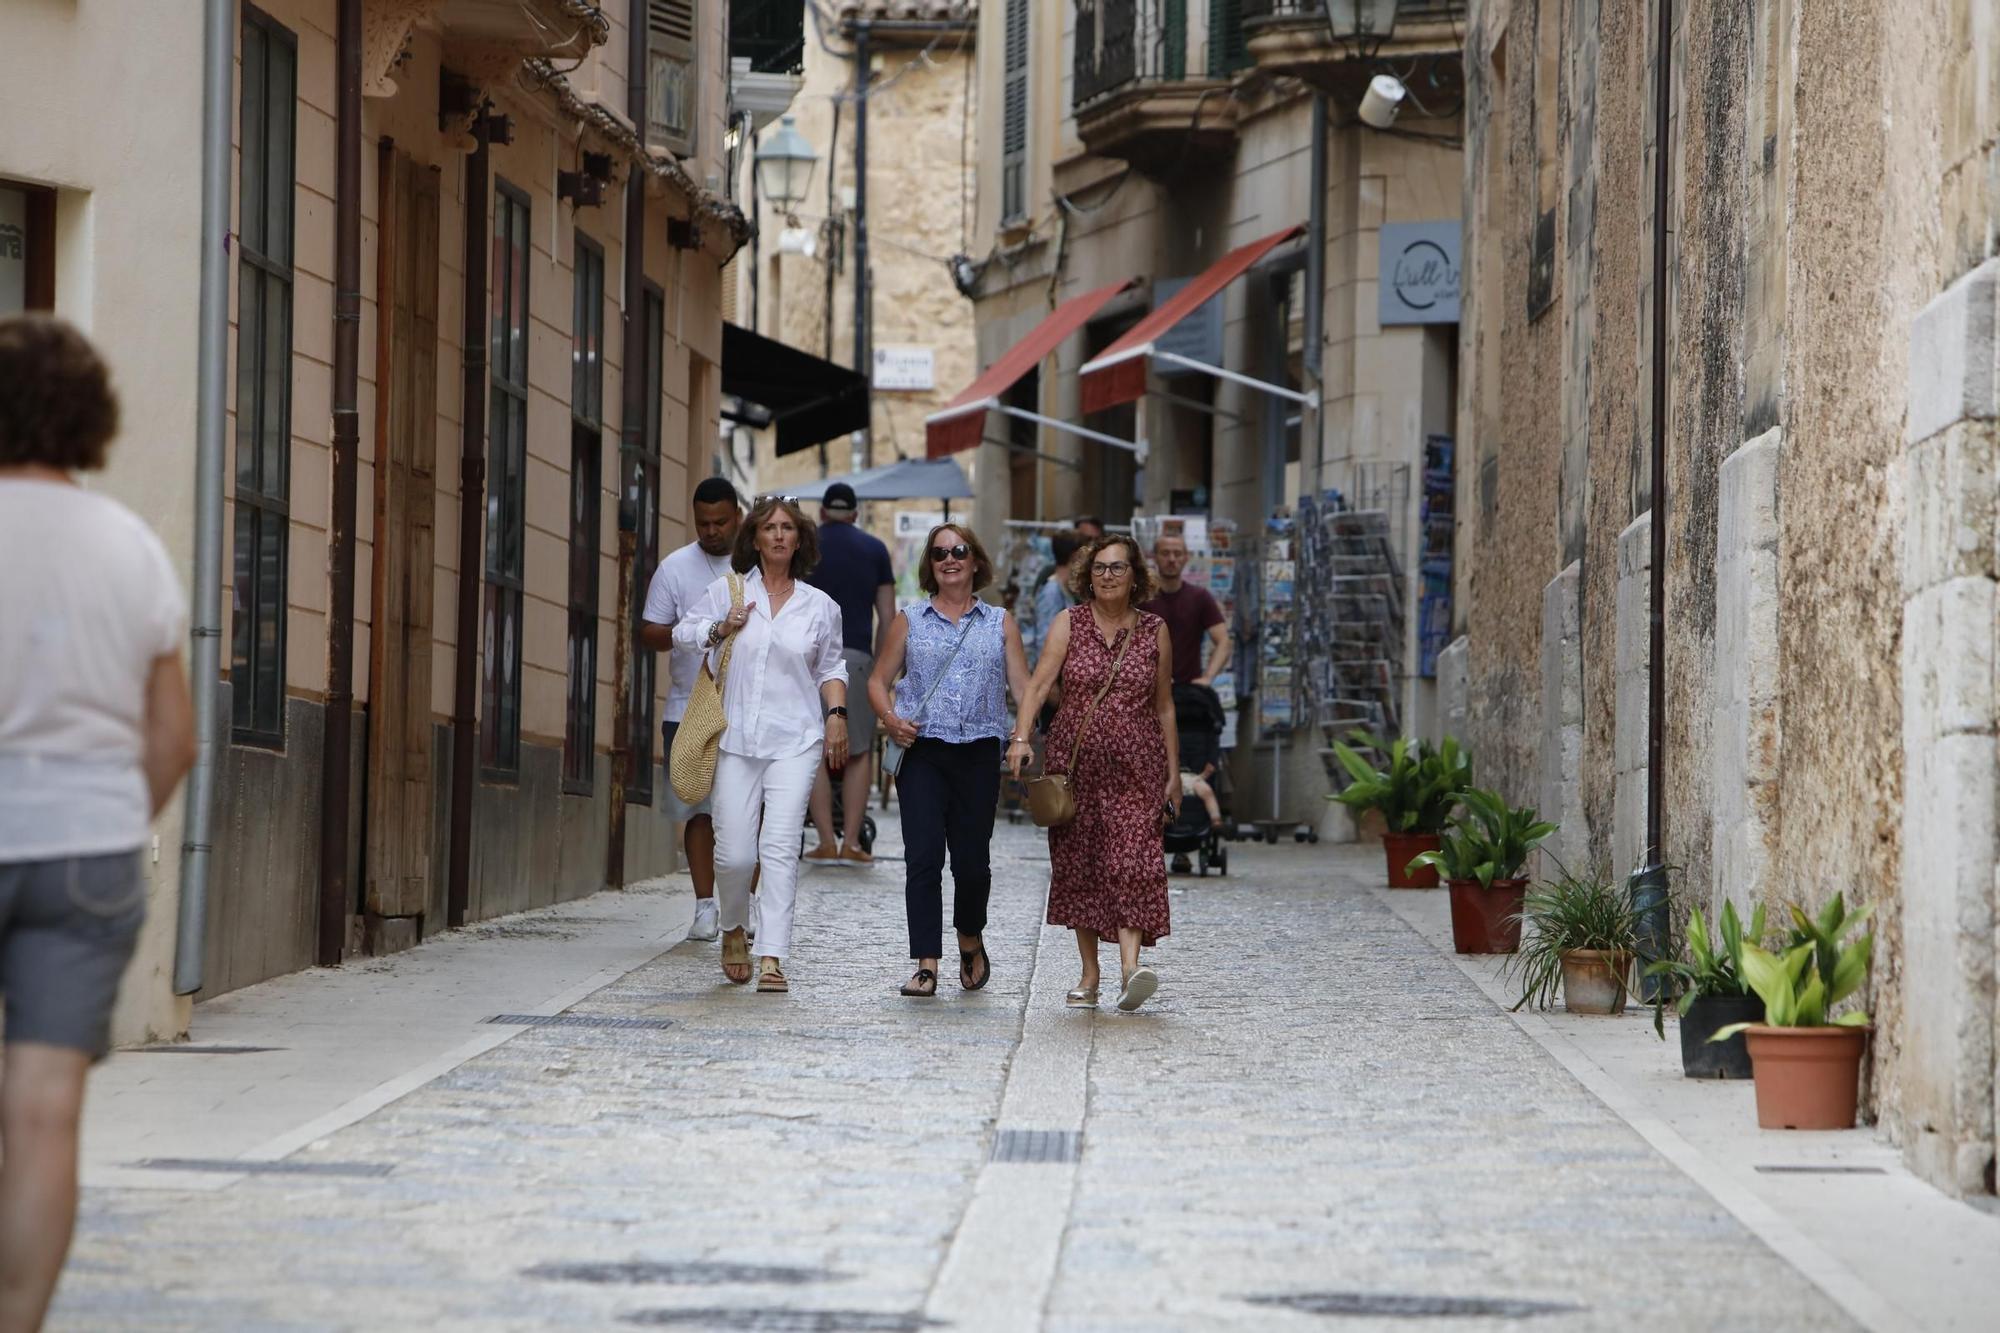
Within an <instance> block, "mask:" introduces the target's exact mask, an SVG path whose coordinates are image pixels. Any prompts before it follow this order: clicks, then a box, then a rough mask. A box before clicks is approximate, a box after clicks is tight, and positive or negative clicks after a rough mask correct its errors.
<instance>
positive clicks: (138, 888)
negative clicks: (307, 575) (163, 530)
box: [0, 315, 194, 1328]
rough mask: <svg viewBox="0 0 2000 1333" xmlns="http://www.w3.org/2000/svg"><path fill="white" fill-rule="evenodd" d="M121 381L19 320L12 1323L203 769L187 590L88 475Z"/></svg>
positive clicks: (9, 600)
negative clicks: (149, 864)
mask: <svg viewBox="0 0 2000 1333" xmlns="http://www.w3.org/2000/svg"><path fill="white" fill-rule="evenodd" d="M117 429H118V400H117V398H116V397H115V396H113V394H112V391H111V381H110V374H109V372H107V371H106V369H105V366H104V363H103V362H102V361H101V360H99V359H98V356H97V353H96V352H95V351H93V350H92V349H91V346H90V344H89V342H87V341H86V340H85V339H84V337H83V335H82V334H80V333H78V332H77V331H76V330H75V329H74V328H71V327H70V326H69V325H68V324H65V323H63V322H62V321H60V320H57V319H51V318H49V317H48V316H46V315H23V316H18V317H15V318H11V319H0V1004H4V1007H5V1009H6V1016H7V1024H6V1029H7V1038H6V1040H7V1051H6V1067H5V1072H4V1073H0V1143H4V1147H5V1153H4V1156H0V1328H39V1327H40V1326H41V1321H42V1313H43V1311H44V1309H46V1307H47V1305H48V1300H49V1294H50V1293H51V1292H52V1291H54V1289H55V1285H56V1278H57V1275H58V1274H59V1273H60V1272H61V1270H62V1264H63V1258H64V1256H65V1254H66V1253H67V1252H68V1250H69V1240H70V1231H71V1228H72V1226H73V1224H74V1221H75V1217H76V1156H77V1124H78V1121H79V1119H80V1118H81V1116H82V1112H83V1089H84V1075H85V1073H86V1071H87V1070H88V1069H89V1068H90V1063H91V1061H93V1060H95V1059H97V1058H99V1057H101V1056H102V1055H103V1054H104V1052H105V1049H106V1047H107V1046H108V1045H109V1036H110V1024H111V1007H112V1003H113V1001H114V1000H115V999H116V997H117V994H118V980H119V977H120V976H122V975H123V973H124V971H125V965H126V963H127V962H128V961H129V960H130V959H131V957H132V950H133V947H134V945H135V944H136V942H137V941H138V938H139V927H140V924H141V923H142V922H143V921H144V920H145V916H146V890H147V875H146V872H145V870H144V868H143V867H142V866H141V865H140V859H139V851H140V848H141V847H143V846H144V845H145V844H146V842H147V840H148V838H150V837H151V835H152V825H153V820H154V819H155V818H156V817H157V816H158V815H159V813H160V809H161V807H162V806H164V805H165V804H166V803H167V801H168V799H169V798H170V797H171V796H172V795H173V792H174V788H176V787H178V786H179V785H180V781H181V778H182V776H183V775H185V774H186V772H187V770H188V765H189V764H190V763H192V762H193V759H194V711H193V705H192V703H191V702H190V701H189V698H188V683H187V673H186V672H185V671H184V670H183V669H182V667H181V645H182V643H183V641H184V640H185V638H186V634H187V628H186V621H187V609H186V599H185V597H184V596H183V595H182V593H181V586H180V579H179V576H178V575H176V574H175V572H174V567H173V564H172V562H171V561H169V560H168V559H167V553H166V549H165V548H164V547H163V546H161V545H160V540H159V538H157V537H155V536H154V535H153V533H152V530H151V529H149V528H148V527H147V526H146V525H145V523H144V522H143V521H141V520H140V518H139V517H138V515H136V514H134V513H133V512H132V511H131V510H129V509H127V508H125V506H123V505H121V504H119V503H118V502H117V501H115V500H111V499H108V498H106V497H105V496H102V495H95V494H92V493H91V492H89V491H86V490H84V489H83V488H82V487H81V486H79V485H77V483H76V479H75V477H74V476H73V474H74V473H76V472H89V471H95V470H97V469H99V468H102V467H103V466H104V461H105V453H106V451H107V450H108V448H109V447H110V444H111V438H112V436H113V435H114V434H115V433H116V432H117Z"/></svg>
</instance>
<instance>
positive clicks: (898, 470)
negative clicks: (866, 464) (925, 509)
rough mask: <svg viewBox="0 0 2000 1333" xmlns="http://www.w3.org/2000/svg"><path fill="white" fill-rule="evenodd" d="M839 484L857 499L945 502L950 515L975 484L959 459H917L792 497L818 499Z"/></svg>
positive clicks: (825, 482)
mask: <svg viewBox="0 0 2000 1333" xmlns="http://www.w3.org/2000/svg"><path fill="white" fill-rule="evenodd" d="M837 481H844V482H846V483H847V484H848V485H849V486H852V487H853V488H854V495H855V498H856V499H860V500H942V501H945V502H946V503H945V512H946V513H947V514H949V513H950V512H951V505H950V502H951V501H953V500H964V499H969V498H971V496H972V483H971V482H969V481H967V480H966V479H965V469H964V468H962V467H960V466H959V465H958V460H957V459H956V458H936V459H922V458H917V459H904V460H902V461H900V462H895V463H885V464H883V465H882V466H881V467H871V468H866V469H864V470H862V471H860V472H851V473H849V474H848V475H846V476H844V477H825V478H822V479H820V480H818V481H809V482H806V483H804V484H803V485H800V486H796V487H794V488H793V489H792V494H794V495H796V496H797V497H798V498H799V499H801V500H817V499H820V498H821V497H822V496H824V495H825V494H826V488H827V487H829V486H831V485H833V484H834V483H835V482H837Z"/></svg>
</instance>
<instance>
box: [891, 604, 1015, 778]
mask: <svg viewBox="0 0 2000 1333" xmlns="http://www.w3.org/2000/svg"><path fill="white" fill-rule="evenodd" d="M903 614H904V615H905V616H906V617H907V618H908V619H909V622H910V633H909V637H908V639H907V640H906V641H905V645H904V649H903V679H902V680H901V681H899V682H898V683H897V685H896V716H898V717H901V718H906V719H908V720H909V721H912V722H915V723H916V724H917V732H918V734H919V735H921V736H926V737H929V738H930V739H931V740H935V741H948V742H950V743H952V744H954V745H957V744H963V743H964V742H966V741H982V740H986V739H987V738H989V737H994V738H998V739H1000V740H1005V739H1006V738H1007V610H1006V608H1005V607H999V606H994V605H992V604H991V603H988V602H981V601H974V602H973V604H972V609H971V610H970V611H968V612H966V613H965V615H964V616H963V617H961V618H960V620H959V623H958V624H956V625H954V624H952V623H951V622H950V621H949V620H946V619H945V618H944V617H943V616H942V615H940V614H938V609H937V607H935V606H934V605H932V604H931V603H930V602H921V603H918V604H917V605H914V606H911V607H908V608H906V609H905V610H904V612H903ZM968 621H969V622H970V624H969V625H968V623H967V622H968ZM960 630H964V631H965V646H964V647H963V648H961V649H959V652H958V656H957V657H956V658H955V659H953V660H952V663H951V669H950V670H949V671H946V672H945V677H944V683H943V684H942V685H939V686H938V690H937V693H936V694H932V695H931V701H930V703H929V704H928V705H924V702H923V700H924V696H925V695H926V694H930V690H931V686H932V684H933V683H934V682H936V681H937V679H938V672H939V670H941V669H942V668H943V667H944V664H945V659H946V658H948V657H951V649H952V645H953V644H955V643H957V642H958V635H959V631H960ZM920 707H921V708H922V714H921V716H919V713H918V709H919V708H920Z"/></svg>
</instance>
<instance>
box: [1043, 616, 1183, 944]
mask: <svg viewBox="0 0 2000 1333" xmlns="http://www.w3.org/2000/svg"><path fill="white" fill-rule="evenodd" d="M1066 614H1067V615H1068V616H1069V618H1070V619H1069V653H1068V655H1067V656H1066V657H1064V659H1063V667H1062V704H1061V706H1059V707H1058V708H1057V709H1056V715H1055V719H1054V721H1052V722H1051V723H1050V724H1049V736H1048V744H1047V746H1046V748H1045V749H1044V751H1043V753H1044V755H1045V757H1046V762H1047V764H1048V767H1049V771H1050V772H1054V773H1060V772H1062V771H1064V767H1065V766H1066V765H1067V764H1068V763H1069V754H1070V746H1071V745H1072V744H1073V743H1074V742H1075V740H1076V730H1077V726H1078V725H1079V724H1080V723H1081V722H1082V721H1083V715H1084V713H1085V712H1086V711H1087V710H1088V709H1089V708H1090V701H1091V700H1092V699H1095V698H1096V697H1097V692H1098V691H1099V690H1100V689H1103V688H1104V679H1105V677H1106V676H1107V675H1108V674H1109V673H1110V671H1111V664H1112V662H1113V660H1114V659H1115V658H1116V657H1117V655H1118V650H1119V648H1121V647H1123V646H1124V640H1125V635H1126V634H1127V633H1131V634H1136V635H1137V636H1138V637H1137V638H1136V639H1135V640H1134V641H1133V643H1132V647H1131V649H1130V650H1129V651H1128V652H1127V653H1126V654H1125V660H1124V661H1123V662H1121V663H1119V665H1118V676H1117V679H1116V680H1115V681H1113V683H1112V686H1111V690H1110V692H1109V693H1107V694H1106V695H1105V696H1104V702H1103V703H1101V704H1099V705H1098V706H1097V711H1096V712H1095V713H1094V714H1092V716H1091V719H1090V726H1089V728H1088V729H1087V730H1086V731H1085V732H1084V734H1083V745H1082V747H1081V748H1080V749H1079V750H1078V751H1077V759H1076V772H1074V773H1073V774H1071V775H1070V790H1071V791H1072V792H1073V793H1074V794H1075V796H1076V818H1075V819H1074V820H1072V821H1071V822H1070V823H1068V824H1066V825H1064V826H1063V827H1061V828H1052V829H1050V830H1049V860H1050V862H1051V863H1052V865H1053V867H1054V875H1053V877H1052V879H1051V881H1050V884H1049V924H1051V925H1056V926H1069V927H1071V928H1073V929H1074V928H1080V929H1084V930H1091V931H1095V932H1096V933H1097V934H1098V935H1100V936H1103V937H1104V938H1106V939H1111V940H1116V939H1117V938H1118V928H1119V927H1120V926H1126V927H1137V928H1138V930H1139V931H1140V932H1141V933H1142V935H1143V936H1144V942H1145V943H1146V944H1152V943H1153V942H1154V941H1156V940H1158V939H1159V938H1160V937H1161V936H1163V935H1166V934H1167V933H1168V921H1167V865H1166V857H1165V854H1164V852H1163V851H1162V849H1161V839H1160V830H1161V822H1160V804H1161V802H1162V801H1163V800H1165V798H1166V790H1167V747H1166V743H1165V741H1164V740H1163V739H1162V738H1161V735H1160V719H1159V715H1158V714H1156V713H1155V712H1154V711H1153V698H1154V689H1155V684H1154V682H1155V681H1156V680H1157V678H1158V672H1159V669H1160V637H1159V636H1160V626H1161V624H1162V623H1163V622H1162V621H1161V620H1160V618H1159V617H1158V616H1156V615H1153V614H1152V613H1150V612H1147V611H1141V612H1140V613H1139V623H1138V625H1137V626H1136V627H1135V628H1134V629H1132V630H1129V631H1121V632H1120V633H1119V635H1118V638H1117V640H1115V641H1114V642H1113V643H1111V644H1109V645H1107V644H1106V643H1105V642H1104V638H1103V636H1102V635H1101V634H1099V633H1098V630H1097V622H1096V620H1095V618H1094V617H1093V616H1092V615H1091V613H1090V607H1089V606H1088V605H1087V604H1086V605H1081V606H1073V607H1071V608H1070V609H1069V610H1068V612H1067V613H1066Z"/></svg>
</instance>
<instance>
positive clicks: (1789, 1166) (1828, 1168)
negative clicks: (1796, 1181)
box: [1757, 1162, 1889, 1176]
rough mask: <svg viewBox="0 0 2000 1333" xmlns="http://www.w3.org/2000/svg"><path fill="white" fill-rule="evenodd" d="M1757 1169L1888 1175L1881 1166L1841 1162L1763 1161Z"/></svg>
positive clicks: (1778, 1172)
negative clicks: (1849, 1164)
mask: <svg viewBox="0 0 2000 1333" xmlns="http://www.w3.org/2000/svg"><path fill="white" fill-rule="evenodd" d="M1757 1170H1759V1171H1762V1172H1763V1173H1764V1174H1765V1175H1771V1176H1886V1175H1888V1174H1889V1173H1888V1172H1887V1171H1886V1170H1884V1169H1883V1168H1882V1167H1879V1166H1846V1165H1843V1164H1841V1163H1839V1162H1763V1163H1759V1164H1758V1166H1757Z"/></svg>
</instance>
